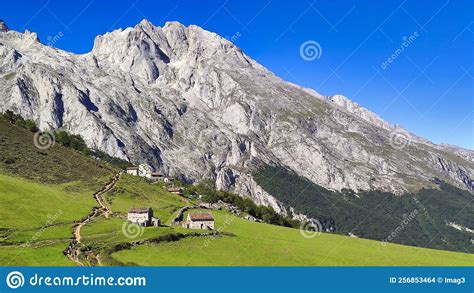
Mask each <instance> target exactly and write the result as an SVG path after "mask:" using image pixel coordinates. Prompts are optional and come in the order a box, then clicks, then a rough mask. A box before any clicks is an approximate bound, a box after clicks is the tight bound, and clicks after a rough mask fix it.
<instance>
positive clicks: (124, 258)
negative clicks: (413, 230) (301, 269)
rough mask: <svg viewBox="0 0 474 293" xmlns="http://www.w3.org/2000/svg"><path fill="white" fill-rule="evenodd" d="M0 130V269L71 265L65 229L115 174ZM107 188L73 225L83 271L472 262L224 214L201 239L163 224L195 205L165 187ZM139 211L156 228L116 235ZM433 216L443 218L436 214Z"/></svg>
mask: <svg viewBox="0 0 474 293" xmlns="http://www.w3.org/2000/svg"><path fill="white" fill-rule="evenodd" d="M0 130H1V132H0V219H1V221H0V265H75V263H74V262H73V261H77V260H76V259H74V258H71V259H72V260H73V261H72V260H70V259H69V258H67V257H66V256H65V255H64V254H63V251H64V250H65V249H66V248H67V247H68V245H69V244H70V243H71V241H70V240H71V237H72V233H73V230H74V226H75V225H77V223H79V222H81V219H85V218H87V215H89V214H90V213H91V211H92V209H93V208H94V207H98V206H99V202H97V201H96V200H95V199H94V198H93V196H92V195H93V194H94V193H95V192H96V191H98V190H99V189H102V188H103V187H104V184H106V183H108V182H109V180H110V177H111V176H112V175H113V174H114V173H116V172H117V171H118V170H116V169H115V168H113V167H110V166H109V165H108V164H105V163H103V162H101V161H99V160H95V159H92V158H90V157H89V156H87V155H84V154H83V153H81V152H78V151H74V150H72V149H70V148H65V147H63V146H61V145H58V144H56V145H55V146H53V147H52V148H50V149H47V150H40V149H38V148H36V147H35V146H34V144H33V134H32V133H31V132H29V131H28V130H26V129H23V128H20V127H17V126H15V125H12V124H9V123H7V122H5V121H1V120H0ZM117 178H118V177H117ZM114 182H115V181H114ZM111 186H113V188H112V189H111V190H110V191H108V192H107V193H105V194H103V195H101V196H102V197H103V198H104V199H105V202H106V203H107V204H106V208H107V209H108V208H110V210H111V212H107V213H105V212H103V213H101V214H100V216H98V217H93V218H92V220H91V221H89V222H83V223H82V222H81V223H82V225H79V227H81V230H80V240H81V241H80V243H79V246H78V248H77V249H78V251H80V255H81V256H80V258H79V261H80V262H81V263H82V264H86V265H124V264H126V265H473V264H474V255H472V254H462V253H453V252H446V251H436V250H429V249H421V248H416V247H407V246H401V245H394V244H388V245H382V243H381V242H377V241H370V240H364V239H357V238H351V237H344V236H340V235H333V234H326V233H323V234H321V235H319V236H315V237H313V238H309V239H308V238H305V237H303V236H302V234H301V233H300V231H299V230H298V229H292V228H286V227H281V226H274V225H269V224H263V223H256V222H251V221H247V220H244V219H243V218H242V217H241V216H235V215H233V214H231V213H229V212H227V211H224V210H221V211H213V213H214V215H215V217H216V231H214V232H213V233H215V232H217V233H218V235H213V236H209V235H203V234H207V233H210V231H207V230H190V229H184V228H182V227H180V226H170V225H169V224H170V222H171V219H172V218H173V216H174V215H175V214H176V212H177V210H178V209H180V208H181V207H183V206H191V205H195V204H197V203H198V200H197V199H194V198H186V197H181V196H178V195H175V194H172V193H169V192H167V191H166V188H165V186H162V185H160V184H151V183H150V182H148V181H147V180H145V179H143V178H138V177H133V176H129V175H123V176H121V177H120V179H119V180H118V182H117V183H116V184H115V185H111ZM191 189H192V188H191ZM107 190H108V189H107ZM214 195H215V196H218V198H219V199H229V198H230V199H232V200H233V201H235V203H236V204H242V206H243V207H245V209H244V210H246V209H247V208H248V209H249V211H253V212H254V213H255V214H256V215H258V214H262V215H266V216H267V217H270V218H271V215H272V213H271V211H267V210H266V209H264V208H261V207H256V206H254V205H250V204H248V203H246V202H245V201H242V202H241V201H240V199H235V198H234V197H232V196H231V195H230V194H224V193H223V194H220V193H219V194H217V193H216V194H214ZM453 196H454V195H453ZM456 198H458V196H457V197H456ZM453 202H454V199H453ZM100 203H102V201H100ZM461 203H462V202H460V203H457V204H458V205H459V204H461ZM438 205H442V203H436V201H433V202H432V205H429V207H430V208H433V209H435V207H436V206H438ZM144 206H150V207H152V208H153V210H154V214H155V216H156V217H159V218H160V219H161V220H162V223H163V224H164V225H163V226H161V227H147V228H144V229H143V230H142V229H141V228H138V227H137V226H133V225H132V226H133V227H134V228H135V231H138V233H137V234H136V235H130V233H129V232H124V231H125V230H124V228H127V227H130V224H128V223H126V221H125V219H126V212H127V210H128V209H129V208H130V207H144ZM426 206H428V203H426ZM104 209H105V208H104V207H102V210H104ZM436 212H437V213H439V214H443V215H444V216H446V217H450V216H452V214H450V211H446V210H444V209H443V208H442V206H439V207H438V209H437V210H436ZM243 215H245V214H243ZM243 215H242V216H243ZM269 220H271V219H269ZM275 220H278V219H275ZM270 222H272V221H270ZM276 222H279V221H276ZM76 235H77V234H76ZM75 251H76V250H75Z"/></svg>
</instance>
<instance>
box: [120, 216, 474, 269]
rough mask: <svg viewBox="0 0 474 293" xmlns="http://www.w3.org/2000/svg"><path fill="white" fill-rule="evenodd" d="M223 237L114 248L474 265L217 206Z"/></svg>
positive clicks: (185, 259)
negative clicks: (306, 230)
mask: <svg viewBox="0 0 474 293" xmlns="http://www.w3.org/2000/svg"><path fill="white" fill-rule="evenodd" d="M214 215H215V216H216V228H217V229H220V230H221V231H223V232H224V231H225V232H228V233H231V234H232V235H231V236H230V235H229V236H222V237H189V238H186V239H182V240H179V241H177V242H163V243H159V244H155V245H150V244H148V245H140V246H136V247H133V248H131V249H129V250H122V251H119V252H117V253H114V254H112V257H113V258H115V259H117V260H118V261H120V262H122V263H127V264H130V265H132V264H138V265H144V266H150V265H164V266H175V265H178V266H189V265H192V266H208V265H212V266H221V265H222V266H252V265H256V266H261V265H263V266H274V265H283V266H313V265H315V266H337V265H350V266H352V265H356V266H365V265H371V266H380V265H387V266H411V265H413V266H423V265H425V266H432V265H465V266H466V265H467V266H469V265H474V255H472V254H462V253H455V252H448V251H439V250H432V249H423V248H416V247H409V246H403V245H397V244H387V245H382V243H381V242H378V241H371V240H366V239H357V238H352V237H346V236H340V235H334V234H328V233H321V234H320V235H316V234H315V235H314V237H312V238H305V237H303V236H302V235H301V234H300V231H299V230H297V229H291V228H286V227H281V226H274V225H268V224H263V223H255V222H251V221H247V220H244V219H242V218H239V217H235V216H233V215H232V214H230V213H228V212H225V211H214Z"/></svg>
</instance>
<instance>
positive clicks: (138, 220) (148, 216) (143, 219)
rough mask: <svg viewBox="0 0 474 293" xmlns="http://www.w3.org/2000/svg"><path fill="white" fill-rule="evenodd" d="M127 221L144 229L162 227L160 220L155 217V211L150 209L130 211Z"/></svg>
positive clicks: (133, 209)
mask: <svg viewBox="0 0 474 293" xmlns="http://www.w3.org/2000/svg"><path fill="white" fill-rule="evenodd" d="M127 221H129V222H130V223H134V224H137V225H139V226H144V227H147V226H159V225H160V219H158V218H154V217H153V210H152V209H151V208H150V207H148V208H131V209H129V210H128V214H127Z"/></svg>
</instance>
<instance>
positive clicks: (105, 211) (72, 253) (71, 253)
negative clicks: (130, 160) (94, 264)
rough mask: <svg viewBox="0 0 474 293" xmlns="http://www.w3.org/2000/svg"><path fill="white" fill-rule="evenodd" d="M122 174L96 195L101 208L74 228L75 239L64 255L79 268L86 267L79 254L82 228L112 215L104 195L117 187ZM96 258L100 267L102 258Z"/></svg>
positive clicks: (116, 176) (94, 209)
mask: <svg viewBox="0 0 474 293" xmlns="http://www.w3.org/2000/svg"><path fill="white" fill-rule="evenodd" d="M122 174H123V171H120V172H118V173H117V174H115V176H114V177H113V178H112V179H111V180H110V181H109V182H108V183H107V184H106V185H105V186H104V187H102V189H100V190H99V191H97V192H96V193H94V195H93V196H94V199H95V200H96V201H97V203H98V204H99V207H94V208H93V209H92V211H91V213H89V214H88V215H87V216H86V217H84V218H82V219H81V220H80V221H79V222H78V223H77V224H76V226H75V227H74V233H73V238H72V239H71V242H70V243H69V246H68V247H67V249H66V250H65V251H64V255H66V256H67V257H68V258H69V259H70V260H72V261H73V262H75V263H76V265H78V266H84V264H83V263H82V262H81V261H80V259H79V254H80V253H81V251H80V246H81V228H82V227H83V226H84V225H86V224H87V223H90V222H91V221H93V220H94V219H96V218H97V217H99V216H102V215H103V216H105V217H106V218H108V217H109V216H110V215H111V214H112V210H111V209H110V207H109V206H108V205H107V203H106V201H105V199H104V197H103V195H104V194H105V193H107V192H109V191H110V190H111V189H112V188H114V187H115V185H116V184H117V182H118V181H119V180H120V177H121V176H122ZM95 258H96V259H97V261H98V264H99V265H100V263H101V262H100V256H98V255H97V256H95Z"/></svg>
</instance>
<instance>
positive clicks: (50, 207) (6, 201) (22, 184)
mask: <svg viewBox="0 0 474 293" xmlns="http://www.w3.org/2000/svg"><path fill="white" fill-rule="evenodd" d="M93 191H94V189H92V187H90V186H84V185H83V184H82V183H80V182H70V183H64V184H59V185H53V184H51V185H48V184H41V183H37V182H34V181H31V180H27V179H23V178H19V177H12V176H7V175H5V174H2V173H0V219H1V221H0V265H67V264H70V265H71V264H72V263H71V262H70V261H69V260H68V259H67V258H66V257H65V256H64V255H63V254H62V251H63V250H64V249H65V248H66V247H67V242H68V238H70V237H71V235H72V226H73V224H72V222H73V221H77V220H79V219H80V218H82V217H84V216H86V215H87V214H88V213H89V212H90V211H91V209H92V207H93V206H95V205H97V203H96V202H95V200H94V199H93V197H92V193H93ZM62 223H64V224H62ZM51 224H54V225H57V226H52V227H48V228H43V227H44V226H47V225H51ZM25 244H28V245H30V244H31V245H32V247H23V246H22V245H25Z"/></svg>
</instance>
